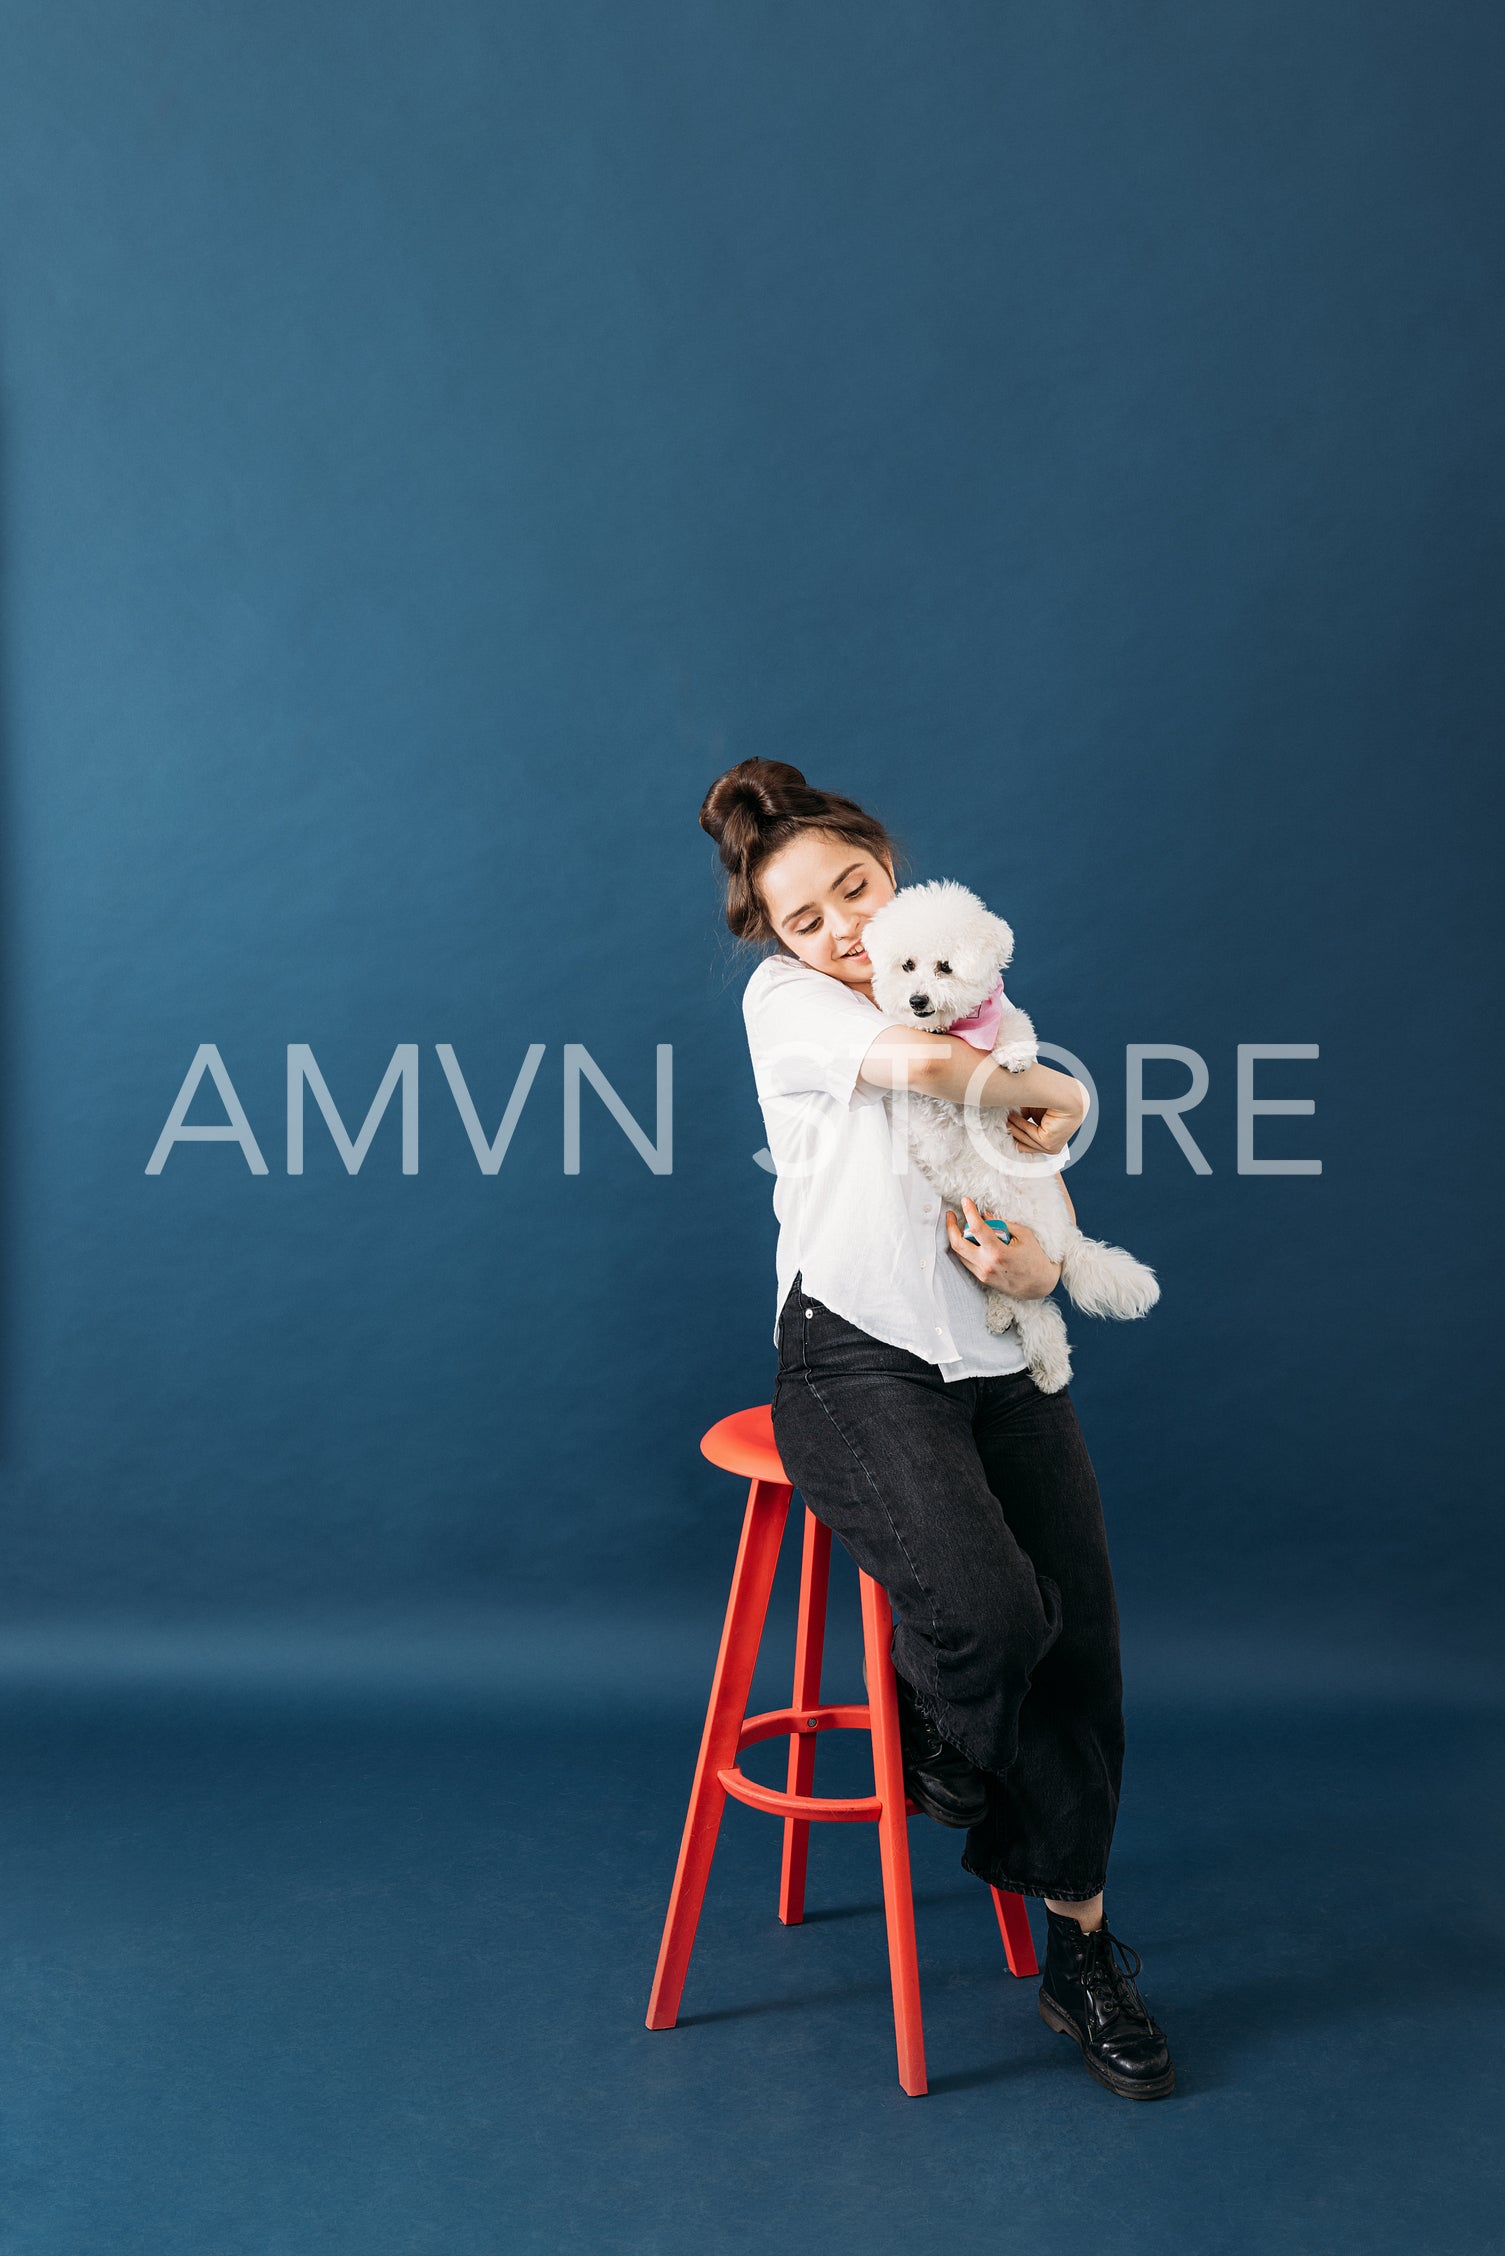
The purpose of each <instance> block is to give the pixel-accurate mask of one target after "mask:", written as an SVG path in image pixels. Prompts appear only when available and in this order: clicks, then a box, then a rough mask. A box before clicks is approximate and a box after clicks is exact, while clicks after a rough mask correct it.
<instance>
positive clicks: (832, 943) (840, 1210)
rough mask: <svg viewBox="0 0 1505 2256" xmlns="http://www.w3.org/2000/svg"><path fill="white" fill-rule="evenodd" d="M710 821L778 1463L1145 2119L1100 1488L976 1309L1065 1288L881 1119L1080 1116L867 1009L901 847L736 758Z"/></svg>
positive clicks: (1097, 2056)
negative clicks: (1120, 1853) (1036, 1907)
mask: <svg viewBox="0 0 1505 2256" xmlns="http://www.w3.org/2000/svg"><path fill="white" fill-rule="evenodd" d="M700 821H701V826H702V828H703V829H705V830H706V831H708V832H709V834H710V835H711V837H712V838H714V839H715V841H716V843H717V845H718V847H719V848H720V852H721V859H722V863H723V865H724V867H725V870H726V873H727V889H726V917H727V923H728V925H729V926H730V928H731V930H732V931H733V932H734V933H735V934H736V935H737V937H738V938H739V939H741V940H744V941H748V942H752V943H757V942H760V941H772V942H774V943H775V944H776V950H777V952H776V953H773V954H768V955H765V957H764V959H763V960H762V962H760V963H759V965H758V966H757V968H756V970H755V971H754V972H753V973H752V976H751V977H750V979H749V980H748V982H747V987H746V990H745V992H744V996H743V1015H744V1018H745V1021H746V1025H747V1033H748V1042H749V1046H750V1049H751V1052H752V1060H753V1070H754V1075H755V1079H756V1082H757V1088H758V1096H759V1101H760V1103H761V1105H762V1109H763V1117H764V1122H765V1125H766V1127H767V1131H768V1144H769V1150H770V1152H771V1154H772V1157H773V1159H774V1163H775V1167H776V1171H777V1177H778V1180H777V1184H776V1187H775V1190H774V1211H775V1214H776V1215H777V1217H778V1221H779V1244H778V1255H777V1263H776V1267H777V1301H776V1322H775V1332H774V1338H775V1342H776V1345H777V1347H778V1379H777V1383H776V1386H775V1390H774V1398H773V1424H774V1434H775V1438H776V1439H777V1442H778V1446H779V1453H780V1455H781V1457H782V1459H783V1462H784V1466H785V1469H786V1470H787V1472H788V1474H789V1477H790V1479H791V1480H792V1481H793V1483H794V1484H795V1486H796V1487H797V1488H798V1489H799V1491H800V1493H801V1495H802V1496H803V1497H804V1500H805V1502H806V1503H807V1504H808V1505H809V1507H810V1509H811V1511H812V1512H814V1513H815V1515H816V1517H817V1518H818V1519H821V1520H823V1521H824V1522H825V1523H826V1525H827V1526H828V1527H829V1528H831V1530H832V1531H833V1533H834V1534H835V1535H836V1536H837V1537H838V1538H839V1539H840V1541H841V1542H842V1543H843V1544H844V1545H845V1547H846V1549H847V1550H848V1552H849V1553H850V1554H851V1556H852V1557H853V1559H855V1560H856V1562H857V1564H858V1566H859V1567H861V1568H863V1569H864V1570H865V1571H866V1572H867V1573H868V1574H870V1575H871V1576H872V1577H873V1579H874V1580H875V1581H876V1582H878V1583H880V1584H881V1585H882V1587H883V1589H884V1590H886V1591H887V1592H888V1595H889V1599H890V1601H891V1604H892V1607H893V1613H894V1640H893V1658H894V1667H895V1670H896V1672H897V1675H898V1680H899V1696H900V1716H901V1724H902V1727H903V1740H904V1750H905V1779H906V1784H907V1785H908V1787H909V1791H910V1793H911V1795H912V1797H913V1799H914V1800H915V1802H916V1803H917V1804H918V1805H919V1807H920V1808H921V1809H922V1810H924V1811H926V1812H927V1813H928V1814H929V1815H930V1816H931V1817H933V1818H935V1819H936V1820H938V1822H939V1823H941V1824H943V1825H954V1826H958V1827H960V1826H965V1827H966V1828H967V1839H966V1846H965V1849H964V1852H963V1856H962V1863H963V1864H964V1866H965V1867H966V1869H967V1870H968V1871H969V1872H973V1873H976V1874H977V1875H978V1877H979V1878H980V1879H982V1880H985V1881H989V1882H991V1883H993V1884H995V1885H997V1886H998V1887H1000V1888H1007V1889H1012V1890H1014V1891H1016V1892H1018V1893H1020V1894H1023V1895H1032V1896H1040V1897H1042V1898H1043V1899H1044V1903H1045V1911H1046V1920H1047V1925H1048V1942H1047V1948H1046V1958H1045V1966H1044V1970H1043V1974H1042V1979H1041V1985H1040V2012H1041V2016H1042V2018H1043V2019H1044V2020H1045V2021H1046V2022H1047V2024H1048V2025H1049V2026H1050V2027H1051V2028H1053V2029H1057V2030H1059V2031H1061V2032H1063V2033H1064V2034H1067V2035H1070V2036H1072V2037H1074V2038H1075V2039H1076V2041H1077V2043H1078V2044H1079V2045H1080V2047H1081V2051H1082V2058H1083V2060H1084V2062H1085V2064H1086V2066H1087V2067H1088V2069H1089V2070H1090V2071H1091V2073H1092V2074H1093V2075H1094V2076H1096V2077H1097V2078H1098V2080H1099V2082H1101V2083H1103V2084H1105V2085H1106V2086H1107V2087H1108V2089H1109V2090H1110V2091H1114V2092H1118V2093H1121V2094H1122V2095H1123V2096H1125V2097H1126V2098H1131V2099H1156V2098H1160V2097H1162V2096H1163V2095H1164V2094H1165V2093H1166V2092H1169V2091H1170V2090H1171V2089H1172V2088H1173V2086H1174V2083H1175V2071H1174V2069H1173V2067H1172V2065H1171V2059H1170V2052H1169V2048H1168V2046H1167V2043H1166V2038H1165V2032H1164V2031H1163V2029H1161V2027H1160V2026H1159V2024H1158V2023H1157V2022H1156V2021H1155V2019H1154V2018H1153V2016H1152V2015H1151V2014H1150V2012H1149V2010H1148V2008H1147V2007H1146V2006H1145V2004H1144V2002H1143V2000H1142V1999H1141V1997H1140V1995H1139V1992H1138V1990H1137V1989H1136V1988H1135V1986H1134V1982H1133V1979H1132V1976H1133V1975H1134V1974H1137V1973H1138V1971H1139V1959H1138V1957H1137V1955H1136V1954H1135V1953H1134V1952H1133V1951H1132V1950H1131V1949H1129V1947H1128V1946H1127V1945H1126V1944H1123V1943H1121V1942H1119V1941H1118V1939H1117V1938H1116V1937H1115V1936H1113V1935H1112V1934H1111V1933H1110V1931H1109V1929H1108V1926H1107V1923H1106V1920H1105V1918H1104V1915H1103V1889H1104V1884H1105V1879H1106V1870H1107V1860H1108V1848H1109V1843H1110V1841H1111V1839H1112V1834H1113V1825H1114V1819H1115V1817H1116V1815H1117V1810H1118V1796H1119V1783H1120V1777H1121V1772H1122V1764H1123V1710H1122V1682H1121V1678H1120V1674H1119V1653H1118V1608H1117V1603H1116V1600H1115V1596H1114V1590H1113V1576H1112V1570H1111V1567H1110V1565H1109V1559H1108V1548H1107V1541H1106V1537H1105V1534H1104V1529H1103V1516H1102V1506H1101V1502H1100V1500H1099V1496H1098V1488H1097V1481H1096V1478H1095V1476H1094V1474H1093V1470H1092V1464H1091V1460H1090V1458H1089V1457H1088V1455H1087V1449H1086V1444H1085V1443H1084V1441H1083V1439H1082V1435H1081V1430H1080V1428H1079V1426H1078V1424H1077V1418H1076V1412H1075V1409H1074V1408H1073V1406H1072V1403H1071V1400H1070V1396H1069V1395H1068V1393H1067V1392H1066V1391H1065V1390H1064V1389H1062V1390H1061V1391H1060V1392H1059V1393H1056V1394H1044V1393H1042V1392H1041V1391H1040V1389H1039V1388H1038V1387H1037V1386H1036V1384H1035V1382H1034V1379H1033V1378H1032V1377H1031V1375H1030V1373H1029V1371H1028V1369H1027V1367H1026V1365H1025V1361H1024V1357H1023V1354H1022V1353H1021V1352H1020V1348H1019V1345H1018V1341H1017V1337H1016V1335H1015V1334H1014V1332H1013V1331H1009V1332H1006V1333H1004V1334H1002V1335H1001V1336H998V1335H995V1334H993V1333H991V1332H989V1330H988V1329H987V1325H986V1323H985V1321H984V1289H983V1288H984V1287H986V1286H988V1285H993V1286H996V1287H997V1288H998V1290H1000V1291H1002V1292H1006V1293H1010V1294H1013V1295H1015V1296H1016V1297H1019V1298H1024V1299H1034V1298H1042V1297H1043V1296H1044V1295H1045V1294H1047V1293H1049V1292H1050V1291H1051V1290H1052V1289H1053V1288H1054V1286H1055V1284H1056V1282H1057V1280H1058V1278H1059V1276H1060V1270H1059V1267H1058V1265H1057V1264H1056V1263H1054V1262H1052V1261H1049V1260H1048V1259H1047V1258H1046V1256H1045V1254H1044V1252H1043V1250H1042V1248H1041V1246H1040V1244H1039V1241H1038V1239H1036V1238H1035V1236H1034V1234H1033V1233H1032V1232H1031V1231H1029V1230H1028V1229H1025V1228H1024V1227H1023V1226H1022V1225H1011V1226H1010V1230H1011V1235H1010V1237H1009V1239H1008V1240H1007V1241H1003V1240H1001V1239H1000V1238H999V1237H998V1235H997V1233H996V1232H994V1231H993V1230H990V1229H989V1228H988V1227H987V1226H986V1222H985V1220H984V1218H983V1217H982V1216H981V1215H980V1214H979V1212H978V1210H977V1208H976V1207H975V1206H974V1205H973V1204H972V1202H971V1201H970V1200H963V1202H962V1209H963V1211H962V1214H961V1215H960V1216H958V1215H957V1214H956V1213H955V1212H954V1211H953V1210H952V1209H951V1208H949V1207H947V1208H944V1209H943V1208H942V1205H941V1202H940V1199H939V1197H938V1196H937V1195H936V1193H935V1192H934V1191H933V1190H932V1188H931V1186H930V1185H929V1183H928V1182H927V1181H926V1179H925V1178H924V1176H923V1175H921V1174H920V1172H919V1170H918V1169H917V1168H914V1167H912V1166H908V1165H906V1164H905V1154H904V1151H903V1146H902V1136H899V1135H896V1134H895V1133H894V1129H893V1125H892V1117H891V1116H892V1111H893V1108H891V1107H890V1106H889V1105H887V1104H885V1103H884V1101H883V1100H884V1098H885V1096H886V1095H887V1094H888V1093H889V1092H890V1091H891V1090H894V1089H900V1088H903V1087H906V1086H907V1087H919V1088H925V1089H928V1090H929V1091H931V1092H932V1093H935V1094H939V1095H942V1096H945V1097H949V1098H951V1099H952V1100H953V1101H960V1100H961V1099H962V1098H963V1097H964V1096H965V1095H968V1094H969V1093H970V1101H971V1102H973V1103H980V1104H985V1105H1003V1106H1005V1107H1007V1118H1008V1124H1009V1131H1010V1134H1011V1135H1012V1137H1013V1139H1014V1141H1015V1143H1016V1144H1017V1145H1019V1146H1020V1147H1021V1148H1022V1149H1025V1150H1028V1151H1031V1152H1034V1153H1059V1152H1060V1151H1061V1150H1062V1149H1063V1147H1064V1146H1065V1143H1066V1140H1067V1138H1068V1137H1069V1136H1070V1135H1071V1134H1072V1133H1073V1131H1074V1130H1075V1129H1076V1128H1077V1127H1078V1126H1079V1125H1080V1123H1081V1120H1082V1118H1083V1115H1084V1112H1085V1108H1086V1093H1085V1091H1084V1090H1083V1088H1082V1086H1081V1084H1080V1082H1078V1081H1075V1080H1073V1079H1071V1078H1069V1077H1068V1076H1067V1075H1065V1074H1061V1073H1054V1072H1052V1071H1051V1070H1050V1069H1049V1068H1048V1067H1046V1066H1031V1067H1030V1068H1028V1069H1027V1070H1026V1071H1025V1072H1023V1073H1018V1074H1012V1073H1005V1072H1004V1071H1003V1070H1002V1069H1001V1068H1000V1067H997V1066H988V1067H986V1069H985V1070H984V1071H982V1072H981V1074H979V1065H980V1062H981V1061H980V1060H979V1056H978V1052H977V1051H976V1050H975V1049H973V1048H972V1047H971V1046H970V1045H969V1044H968V1043H966V1042H964V1041H962V1040H961V1039H960V1038H959V1037H955V1036H951V1035H946V1034H926V1033H922V1032H918V1031H916V1030H915V1029H914V1028H912V1027H908V1026H904V1025H902V1024H901V1023H900V1022H899V1021H897V1020H895V1019H892V1018H889V1017H887V1016H886V1015H885V1014H884V1013H883V1012H882V1011H880V1010H879V1008H878V1006H877V1005H876V1004H875V1002H874V1001H873V997H872V989H871V965H870V964H869V962H868V959H867V957H866V955H865V953H864V952H863V947H862V932H863V927H864V925H865V924H866V922H867V920H868V918H869V917H870V916H872V915H873V914H874V912H875V911H876V910H877V909H879V908H881V907H882V905H883V903H884V902H885V901H887V900H889V899H890V898H891V897H892V895H893V893H894V891H895V889H896V883H897V880H896V876H895V866H896V862H897V859H898V849H897V845H896V842H895V841H894V840H893V839H892V838H891V836H890V835H889V833H888V832H887V831H886V830H885V829H884V827H883V825H882V824H881V823H880V822H878V821H877V820H876V819H875V818H874V817H873V816H871V815H868V814H865V813H864V812H863V810H862V809H861V808H860V807H859V806H857V805H856V803H855V802H854V801H852V800H850V799H845V798H842V797H840V796H839V795H838V794H835V793H831V792H823V791H816V790H813V789H811V788H810V787H809V786H808V785H807V784H806V782H805V779H804V777H803V776H802V775H801V774H800V772H799V770H798V769H797V768H793V767H790V766H788V765H787V764H786V763H785V762H783V761H779V760H743V761H741V762H740V763H739V764H738V765H737V766H736V767H734V768H730V769H728V770H727V772H726V774H725V775H723V776H720V777H718V779H717V781H716V782H715V783H714V784H712V786H711V788H710V790H709V792H708V793H707V794H706V798H705V802H704V804H703V806H702V808H701V811H700ZM1057 1180H1058V1181H1060V1178H1059V1177H1058V1178H1057ZM1061 1194H1062V1196H1063V1198H1066V1201H1067V1205H1068V1207H1070V1203H1071V1202H1070V1198H1069V1195H1068V1194H1067V1191H1066V1186H1065V1183H1064V1181H1061ZM1073 1219H1074V1216H1073ZM964 1224H965V1226H966V1227H967V1228H969V1229H970V1233H971V1235H970V1237H968V1236H967V1235H964V1234H963V1233H964ZM974 1239H975V1240H976V1241H977V1242H976V1243H974V1242H972V1241H973V1240H974ZM1115 1948H1117V1949H1118V1950H1119V1951H1120V1952H1122V1953H1123V1954H1124V1960H1125V1964H1126V1965H1128V1971H1127V1972H1126V1971H1125V1969H1124V1966H1122V1965H1120V1963H1119V1960H1118V1959H1117V1958H1115V1956H1114V1951H1115ZM1129 1962H1132V1963H1129Z"/></svg>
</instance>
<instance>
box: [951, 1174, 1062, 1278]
mask: <svg viewBox="0 0 1505 2256" xmlns="http://www.w3.org/2000/svg"><path fill="white" fill-rule="evenodd" d="M962 1210H963V1212H964V1213H965V1215H966V1217H967V1227H968V1228H969V1229H970V1230H971V1232H972V1233H973V1235H974V1237H976V1238H978V1239H979V1240H980V1241H981V1242H980V1243H979V1244H977V1245H969V1244H968V1243H967V1241H966V1239H965V1238H964V1237H963V1236H962V1226H961V1224H960V1223H959V1222H958V1221H957V1218H956V1215H955V1212H954V1210H953V1209H952V1208H951V1207H949V1206H948V1207H947V1209H946V1236H947V1238H948V1239H949V1240H950V1243H951V1251H952V1252H953V1253H954V1254H956V1255H957V1256H958V1258H959V1259H960V1260H961V1261H962V1262H963V1263H964V1264H965V1265H966V1267H967V1268H968V1269H970V1270H971V1272H972V1274H973V1276H974V1277H975V1278H976V1279H977V1281H978V1283H979V1284H980V1285H990V1286H991V1287H992V1289H993V1291H994V1292H1001V1293H1007V1294H1008V1295H1009V1297H1010V1299H1012V1300H1043V1299H1044V1298H1045V1296H1046V1294H1047V1293H1051V1292H1054V1291H1055V1289H1056V1286H1057V1285H1058V1284H1059V1283H1060V1281H1061V1264H1060V1262H1059V1261H1052V1260H1051V1259H1050V1257H1049V1256H1048V1255H1047V1253H1046V1252H1045V1250H1044V1248H1043V1247H1042V1245H1041V1243H1040V1241H1039V1239H1038V1238H1037V1237H1036V1236H1035V1233H1034V1231H1033V1230H1031V1229H1028V1228H1026V1226H1025V1224H1024V1223H1022V1222H1011V1223H1010V1224H1009V1234H1008V1240H1007V1242H1005V1241H1004V1239H1003V1238H1001V1237H1000V1236H999V1234H998V1232H997V1231H996V1230H990V1229H989V1228H988V1225H987V1223H986V1222H985V1221H984V1219H983V1217H982V1215H981V1214H979V1212H978V1210H977V1208H976V1207H975V1206H974V1205H973V1203H972V1201H971V1200H970V1199H969V1198H964V1199H963V1200H962Z"/></svg>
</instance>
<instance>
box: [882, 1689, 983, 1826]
mask: <svg viewBox="0 0 1505 2256" xmlns="http://www.w3.org/2000/svg"><path fill="white" fill-rule="evenodd" d="M862 1673H863V1678H864V1681H865V1680H866V1677H867V1669H866V1666H865V1665H864V1668H863V1672H862ZM894 1685H895V1688H896V1689H897V1691H898V1695H899V1744H900V1746H901V1747H902V1749H903V1751H904V1786H905V1790H906V1792H907V1793H908V1795H909V1798H910V1800H911V1801H912V1802H914V1803H916V1804H917V1805H918V1807H919V1808H920V1809H922V1810H923V1811H924V1812H925V1815H926V1816H927V1817H933V1818H934V1819H935V1821H936V1823H937V1825H956V1826H963V1825H976V1824H978V1823H980V1821H981V1820H982V1819H983V1818H984V1817H986V1815H987V1812H988V1799H989V1794H990V1791H991V1787H992V1780H991V1779H990V1778H989V1776H988V1773H987V1772H986V1771H985V1770H979V1769H978V1768H977V1765H976V1764H975V1763H972V1762H969V1761H968V1760H967V1758H966V1756H965V1755H964V1754H963V1753H962V1752H961V1750H960V1748H959V1747H953V1746H952V1745H951V1742H950V1741H949V1740H948V1739H943V1738H942V1737H941V1735H940V1733H939V1732H938V1731H937V1730H936V1728H935V1725H934V1724H933V1723H931V1722H930V1721H929V1719H928V1718H927V1717H925V1716H923V1715H921V1713H920V1711H919V1709H918V1708H917V1707H916V1706H915V1704H914V1699H913V1696H912V1694H911V1692H910V1689H909V1686H908V1685H907V1684H906V1683H905V1681H904V1679H903V1677H902V1676H899V1675H895V1677H894Z"/></svg>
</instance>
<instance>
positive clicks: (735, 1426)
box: [700, 1402, 789, 1483]
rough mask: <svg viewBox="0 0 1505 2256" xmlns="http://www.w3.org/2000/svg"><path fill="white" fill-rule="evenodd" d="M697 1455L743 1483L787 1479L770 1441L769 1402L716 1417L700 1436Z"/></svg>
mask: <svg viewBox="0 0 1505 2256" xmlns="http://www.w3.org/2000/svg"><path fill="white" fill-rule="evenodd" d="M700 1454H701V1456H702V1457H709V1458H710V1460H711V1463H712V1464H713V1465H719V1466H720V1467H721V1470H722V1471H723V1472H724V1473H740V1474H741V1475H742V1477H743V1479H744V1480H765V1481H778V1482H780V1483H783V1482H785V1481H787V1480H788V1478H789V1475H788V1474H787V1473H786V1472H785V1470H784V1467H783V1464H782V1462H781V1461H780V1458H779V1452H778V1449H777V1446H776V1445H775V1442H774V1438H773V1404H772V1403H771V1402H760V1403H759V1404H758V1405H757V1407H756V1408H755V1409H752V1410H734V1411H733V1412H732V1414H731V1416H730V1417H729V1418H719V1419H718V1420H717V1421H716V1423H715V1425H714V1426H712V1428H711V1430H710V1432H709V1433H707V1434H702V1436H701V1440H700Z"/></svg>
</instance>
